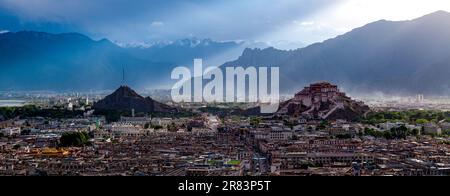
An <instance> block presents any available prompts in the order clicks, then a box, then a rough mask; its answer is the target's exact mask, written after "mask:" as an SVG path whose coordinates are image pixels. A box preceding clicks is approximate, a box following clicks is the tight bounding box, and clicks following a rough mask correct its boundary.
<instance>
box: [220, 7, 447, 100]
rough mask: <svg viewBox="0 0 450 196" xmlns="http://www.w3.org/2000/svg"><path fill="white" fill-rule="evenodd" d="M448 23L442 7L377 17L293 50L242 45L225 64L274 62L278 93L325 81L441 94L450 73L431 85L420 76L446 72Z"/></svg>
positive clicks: (388, 90)
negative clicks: (401, 17) (409, 16)
mask: <svg viewBox="0 0 450 196" xmlns="http://www.w3.org/2000/svg"><path fill="white" fill-rule="evenodd" d="M449 27H450V14H449V13H447V12H442V11H440V12H436V13H432V14H430V15H427V16H424V17H421V18H418V19H415V20H411V21H401V22H390V21H385V20H382V21H377V22H374V23H371V24H368V25H366V26H363V27H361V28H357V29H354V30H353V31H351V32H349V33H346V34H344V35H342V36H338V37H336V38H334V39H330V40H327V41H324V42H323V43H317V44H313V45H311V46H308V47H306V48H302V49H298V50H295V51H284V52H283V51H276V52H274V51H273V49H271V50H272V52H269V51H270V50H250V51H249V50H247V51H246V52H244V53H243V55H242V56H241V57H240V58H239V59H238V60H236V61H234V62H230V63H226V64H225V66H227V65H235V66H261V65H264V66H279V67H280V71H281V88H282V90H283V91H284V92H287V91H289V92H293V91H296V90H298V89H301V88H302V87H303V86H304V85H307V84H309V83H311V82H314V81H321V80H327V81H331V82H334V83H337V84H339V85H341V86H343V87H344V88H345V89H346V90H347V91H350V92H353V91H359V92H364V91H366V92H371V91H382V92H386V93H411V94H415V93H419V92H427V93H432V94H443V93H444V94H445V93H448V92H443V91H442V89H443V86H446V85H447V84H449V83H450V78H445V79H443V80H442V81H441V82H440V83H438V84H436V82H433V81H432V80H429V79H428V80H427V77H425V76H421V75H423V72H425V71H428V72H429V74H428V75H429V76H428V78H432V76H431V72H430V71H429V70H430V69H438V70H436V72H441V73H448V72H449V70H450V64H447V62H448V61H445V60H446V59H447V58H448V57H449V56H450V28H449ZM268 59H269V60H268ZM436 85H438V86H436Z"/></svg>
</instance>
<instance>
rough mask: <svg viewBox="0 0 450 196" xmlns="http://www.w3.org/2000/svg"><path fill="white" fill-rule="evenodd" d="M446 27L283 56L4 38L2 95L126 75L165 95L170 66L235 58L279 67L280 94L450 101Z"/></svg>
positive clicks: (343, 40) (80, 38)
mask: <svg viewBox="0 0 450 196" xmlns="http://www.w3.org/2000/svg"><path fill="white" fill-rule="evenodd" d="M448 27H450V13H447V12H444V11H438V12H435V13H431V14H429V15H426V16H423V17H420V18H417V19H414V20H409V21H386V20H380V21H376V22H373V23H370V24H367V25H365V26H363V27H360V28H356V29H354V30H352V31H350V32H348V33H345V34H343V35H341V36H338V37H336V38H332V39H329V40H326V41H324V42H321V43H316V44H312V45H309V46H307V47H304V48H300V49H296V50H288V51H287V50H278V49H275V48H265V49H259V48H253V49H250V48H247V49H244V48H245V47H247V46H248V45H246V44H243V43H238V42H215V41H212V40H200V39H185V40H179V41H175V42H171V43H166V44H155V45H151V46H149V47H120V46H118V45H116V44H114V43H112V42H110V41H109V40H106V39H103V40H98V41H95V40H92V39H90V38H88V37H86V36H84V35H81V34H78V33H66V34H50V33H44V32H33V31H22V32H7V33H1V34H0V51H1V53H0V69H1V70H2V71H1V72H0V89H1V90H43V89H45V90H89V89H113V88H115V87H117V86H119V85H120V84H121V82H122V69H123V68H124V69H125V71H126V74H125V75H126V78H125V81H126V83H127V84H129V85H131V86H133V87H135V88H137V89H143V88H154V87H157V86H160V85H161V84H167V86H168V87H170V86H171V84H173V83H174V82H175V81H172V80H170V72H171V70H172V69H173V68H174V67H175V66H180V65H182V66H189V65H192V59H194V58H205V59H207V60H209V59H213V57H219V58H217V59H219V60H217V59H216V61H215V62H225V61H229V58H230V56H233V55H229V54H236V53H240V57H238V58H237V59H236V60H234V61H229V62H227V63H225V64H223V65H222V67H226V66H244V67H245V66H278V67H280V85H281V92H282V93H292V92H296V91H298V90H299V89H302V88H303V87H304V86H306V85H307V84H310V83H312V82H316V81H322V80H326V81H330V82H332V83H335V84H338V85H339V86H341V87H342V88H343V89H344V90H345V91H347V92H349V93H351V94H353V93H354V92H360V93H366V92H383V93H390V94H418V93H421V94H433V95H449V94H450V91H449V90H450V77H448V76H449V75H450V28H448ZM262 47H263V46H262ZM237 56H239V55H237ZM226 59H228V60H226ZM220 64H222V63H220Z"/></svg>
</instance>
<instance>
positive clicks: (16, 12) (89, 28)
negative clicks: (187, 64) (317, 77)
mask: <svg viewBox="0 0 450 196" xmlns="http://www.w3.org/2000/svg"><path fill="white" fill-rule="evenodd" d="M437 10H445V11H450V1H448V0H277V1H274V0H170V1H168V0H132V1H130V0H0V33H1V32H6V31H19V30H39V31H46V32H53V33H60V32H80V33H83V34H86V35H88V36H91V37H93V38H95V39H100V38H108V39H110V40H112V41H117V42H123V43H139V42H151V41H161V40H174V39H180V38H186V37H198V38H211V39H214V40H221V41H224V40H252V41H264V42H268V43H270V42H277V41H281V40H287V41H291V42H303V43H306V44H309V43H313V42H317V41H322V40H324V39H327V38H331V37H334V36H336V35H339V34H342V33H345V32H347V31H349V30H351V29H353V28H356V27H359V26H362V25H364V24H366V23H369V22H373V21H376V20H380V19H387V20H408V19H413V18H416V17H420V16H422V15H425V14H428V13H431V12H434V11H437Z"/></svg>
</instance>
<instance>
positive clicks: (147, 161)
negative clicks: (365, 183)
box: [0, 82, 450, 176]
mask: <svg viewBox="0 0 450 196" xmlns="http://www.w3.org/2000/svg"><path fill="white" fill-rule="evenodd" d="M91 96H92V95H91ZM130 96H131V97H133V96H134V98H136V100H139V98H142V100H147V101H148V100H151V99H149V98H143V97H141V96H140V95H139V94H137V93H136V92H134V91H133V90H132V89H131V88H129V87H127V86H122V87H120V88H119V89H118V90H117V91H116V92H114V93H113V94H111V95H109V96H107V97H106V98H103V97H102V96H98V97H95V96H92V97H88V96H83V95H77V94H73V95H65V96H59V97H53V98H51V99H47V98H45V99H41V100H47V101H40V102H39V103H38V102H35V105H31V104H24V105H23V106H10V107H2V108H1V113H0V114H1V115H0V120H1V121H0V130H1V133H0V136H1V138H0V175H19V176H20V175H36V176H42V175H71V176H73V175H81V176H92V175H95V176H97V175H100V176H110V175H114V176H115V175H127V176H136V175H138V176H315V175H319V176H321V175H324V176H366V175H370V176H373V175H377V176H391V175H393V176H416V175H419V176H421V175H438V176H440V175H449V174H450V158H449V157H450V156H449V155H450V139H449V136H450V135H449V134H450V132H449V131H450V121H449V120H450V112H446V111H441V110H434V109H426V108H422V109H417V108H416V106H421V107H423V106H424V105H426V104H425V103H427V102H426V101H425V99H426V98H424V97H423V95H418V96H417V97H416V99H414V100H411V103H410V105H411V106H412V107H411V108H403V107H404V105H402V106H401V107H395V105H390V106H386V105H384V106H382V107H381V106H378V107H376V106H367V105H365V103H364V102H362V101H355V100H352V99H351V98H350V97H348V96H347V95H346V94H345V93H344V92H341V91H340V90H339V88H338V86H336V85H333V84H330V83H328V82H320V83H314V84H312V85H310V86H308V87H305V88H304V89H303V90H302V91H300V92H299V93H297V94H296V95H295V96H294V97H293V98H292V99H289V100H287V101H285V102H283V103H282V104H281V106H280V110H279V111H278V112H277V113H275V114H271V115H255V114H252V113H251V112H247V111H251V109H248V108H247V109H245V108H244V109H243V108H242V107H241V108H238V107H237V106H233V107H228V108H227V107H226V106H220V107H219V106H217V105H218V104H216V105H215V106H208V105H207V104H205V105H203V106H199V105H198V104H197V105H195V104H186V103H185V104H183V105H178V106H175V105H174V104H172V103H167V104H168V105H166V104H162V103H159V102H156V101H153V103H152V104H153V106H154V107H152V108H151V109H152V111H153V112H149V111H145V110H142V109H140V108H137V107H136V108H133V107H129V106H131V105H133V106H134V105H136V104H137V106H141V107H144V108H145V107H146V105H145V104H146V103H147V102H139V103H136V104H134V103H129V102H128V103H127V105H125V106H124V105H121V103H111V102H109V101H110V100H112V99H110V98H111V97H115V99H114V100H116V101H117V100H119V101H123V100H122V99H125V98H127V97H128V98H129V97H130ZM156 103H158V104H156ZM141 104H144V105H141ZM390 104H392V103H390ZM169 105H170V106H169ZM100 106H101V107H100ZM108 106H111V107H112V106H114V107H115V108H114V110H117V111H116V112H113V111H111V110H108V112H106V113H105V112H103V113H102V112H98V110H99V108H101V109H105V107H108ZM119 106H120V107H119ZM156 106H157V107H156ZM117 107H119V108H117ZM156 108H159V109H161V110H160V111H157V110H156ZM168 108H172V109H173V108H176V111H175V112H174V111H172V110H167V109H168ZM111 109H112V108H111ZM119 109H120V110H119ZM166 110H167V111H166ZM118 111H120V112H118Z"/></svg>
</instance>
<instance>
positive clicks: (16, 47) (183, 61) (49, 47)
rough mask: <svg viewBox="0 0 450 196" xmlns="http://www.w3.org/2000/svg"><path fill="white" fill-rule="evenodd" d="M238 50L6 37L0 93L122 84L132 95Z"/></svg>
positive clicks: (66, 36)
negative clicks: (180, 68) (195, 61)
mask: <svg viewBox="0 0 450 196" xmlns="http://www.w3.org/2000/svg"><path fill="white" fill-rule="evenodd" d="M242 47H243V44H242V43H237V42H215V41H212V40H208V39H205V40H200V39H184V40H179V41H176V42H173V43H169V44H165V45H161V44H159V45H153V46H151V47H120V46H118V45H117V44H114V43H112V42H110V41H109V40H107V39H102V40H98V41H96V40H92V39H91V38H89V37H87V36H84V35H82V34H79V33H63V34H51V33H45V32H34V31H20V32H6V33H1V34H0V51H1V52H0V69H1V70H2V71H1V72H0V89H1V90H55V91H63V90H91V89H94V90H97V89H100V90H101V89H114V88H116V87H117V86H119V85H121V84H122V83H123V82H126V83H127V84H129V85H132V86H134V87H136V88H137V89H145V88H157V87H158V86H159V85H161V84H167V83H169V82H170V81H171V79H170V73H171V71H172V69H173V68H174V67H176V66H188V65H189V64H192V60H193V59H194V58H204V59H205V60H206V61H207V62H208V61H209V60H211V61H212V60H213V58H214V57H217V56H219V55H220V54H223V53H230V51H235V50H238V51H239V53H240V52H241V51H242V50H243V48H242ZM234 53H235V56H236V57H237V56H239V53H236V52H234ZM217 58H220V57H217ZM228 60H230V59H228ZM223 61H224V60H222V61H221V62H223ZM219 65H220V64H219ZM123 70H125V81H122V80H123V78H122V75H123V73H122V71H123Z"/></svg>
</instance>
